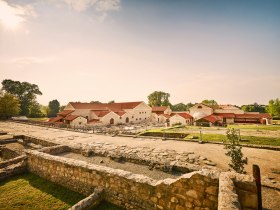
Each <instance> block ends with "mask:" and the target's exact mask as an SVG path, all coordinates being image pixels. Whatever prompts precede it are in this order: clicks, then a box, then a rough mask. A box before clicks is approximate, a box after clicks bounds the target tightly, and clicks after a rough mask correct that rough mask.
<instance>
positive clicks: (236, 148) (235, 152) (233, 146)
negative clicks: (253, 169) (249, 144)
mask: <svg viewBox="0 0 280 210" xmlns="http://www.w3.org/2000/svg"><path fill="white" fill-rule="evenodd" d="M239 141H240V139H239V135H238V132H237V130H236V129H234V128H229V129H228V130H227V140H226V141H224V143H225V149H226V150H227V152H226V155H227V156H229V157H231V163H229V166H230V167H231V168H232V169H233V170H235V171H236V172H237V173H241V174H245V173H246V171H245V170H244V165H245V164H247V163H248V159H247V157H243V153H242V151H241V149H242V146H241V145H240V143H239Z"/></svg>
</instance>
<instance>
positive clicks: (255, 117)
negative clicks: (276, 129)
mask: <svg viewBox="0 0 280 210" xmlns="http://www.w3.org/2000/svg"><path fill="white" fill-rule="evenodd" d="M235 116H236V118H237V119H240V118H247V119H261V118H268V119H272V117H271V116H270V114H267V113H260V114H249V113H246V114H236V115H235Z"/></svg>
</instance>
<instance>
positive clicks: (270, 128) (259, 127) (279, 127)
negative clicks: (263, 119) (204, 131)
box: [228, 125, 280, 131]
mask: <svg viewBox="0 0 280 210" xmlns="http://www.w3.org/2000/svg"><path fill="white" fill-rule="evenodd" d="M228 128H237V129H240V130H245V129H253V130H263V131H277V130H280V125H228Z"/></svg>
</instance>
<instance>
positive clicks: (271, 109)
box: [266, 98, 280, 118]
mask: <svg viewBox="0 0 280 210" xmlns="http://www.w3.org/2000/svg"><path fill="white" fill-rule="evenodd" d="M266 111H267V112H268V113H269V114H270V115H271V116H273V117H276V118H280V99H279V98H276V99H275V100H273V99H271V100H270V101H269V102H268V106H267V109H266Z"/></svg>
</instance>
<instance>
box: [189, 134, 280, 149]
mask: <svg viewBox="0 0 280 210" xmlns="http://www.w3.org/2000/svg"><path fill="white" fill-rule="evenodd" d="M190 135H192V136H198V138H199V134H198V133H196V134H190ZM226 139H227V137H226V135H224V134H202V140H203V141H209V142H223V141H224V140H226ZM241 139H242V140H246V141H241V142H240V143H241V144H255V145H270V146H280V137H261V136H243V135H241ZM185 140H188V137H186V138H185Z"/></svg>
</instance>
